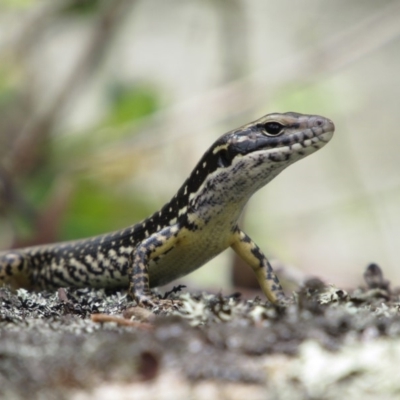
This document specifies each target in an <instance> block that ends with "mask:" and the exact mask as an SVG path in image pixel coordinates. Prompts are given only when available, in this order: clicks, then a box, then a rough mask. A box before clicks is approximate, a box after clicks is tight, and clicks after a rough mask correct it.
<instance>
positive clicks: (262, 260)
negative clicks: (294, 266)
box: [231, 228, 285, 304]
mask: <svg viewBox="0 0 400 400" xmlns="http://www.w3.org/2000/svg"><path fill="white" fill-rule="evenodd" d="M231 247H232V249H233V250H234V251H235V252H236V253H237V254H238V255H239V256H240V258H242V259H243V261H245V262H246V263H247V264H249V265H250V267H251V268H252V269H253V271H254V273H255V274H256V278H257V280H258V283H259V284H260V286H261V289H262V291H263V292H264V294H265V296H267V298H268V300H269V301H271V302H272V303H275V304H276V303H280V302H281V301H283V300H284V299H285V295H284V293H283V290H282V286H281V284H280V283H279V279H278V277H277V276H276V275H275V272H274V270H273V269H272V267H271V264H270V263H269V261H268V259H267V257H265V255H264V254H263V252H262V251H261V250H260V248H259V247H258V246H257V245H256V244H255V243H254V242H253V241H252V240H251V239H250V237H249V236H247V235H246V234H245V233H244V232H243V231H242V230H240V229H239V228H236V230H235V232H234V241H233V243H232V244H231Z"/></svg>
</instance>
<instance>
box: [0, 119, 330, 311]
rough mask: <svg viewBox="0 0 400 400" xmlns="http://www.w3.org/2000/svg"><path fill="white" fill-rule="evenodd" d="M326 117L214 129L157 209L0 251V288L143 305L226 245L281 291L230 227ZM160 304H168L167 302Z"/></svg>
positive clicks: (271, 295) (273, 290) (275, 298)
mask: <svg viewBox="0 0 400 400" xmlns="http://www.w3.org/2000/svg"><path fill="white" fill-rule="evenodd" d="M333 132H334V124H333V123H332V121H330V120H329V119H326V118H323V117H320V116H316V115H302V114H298V113H293V112H288V113H284V114H279V113H274V114H269V115H266V116H264V117H262V118H260V119H258V120H256V121H254V122H251V123H249V124H247V125H244V126H242V127H240V128H238V129H234V130H232V131H230V132H228V133H226V134H224V135H222V136H221V137H220V138H219V139H218V140H217V141H216V142H215V143H214V144H213V145H212V146H211V147H210V148H209V149H208V150H207V151H206V153H205V154H204V155H203V157H202V158H201V160H200V161H199V163H198V164H197V165H196V167H195V168H194V170H193V171H192V173H191V174H190V176H189V178H188V179H187V180H186V181H185V182H184V183H183V185H182V186H181V188H180V189H179V190H178V192H177V193H176V195H175V196H174V197H173V198H172V199H171V201H170V202H168V203H167V204H165V205H164V207H162V208H161V210H159V211H157V212H155V213H154V214H153V215H152V216H150V217H149V218H147V219H145V220H143V221H142V222H140V223H137V224H135V225H132V226H129V227H127V228H125V229H122V230H119V231H116V232H112V233H108V234H105V235H100V236H96V237H93V238H88V239H82V240H77V241H71V242H61V243H55V244H49V245H43V246H35V247H26V248H22V249H16V250H10V251H6V252H1V253H0V284H9V285H10V286H11V287H13V288H27V289H36V290H39V289H54V288H57V287H94V288H128V293H129V295H130V296H131V297H132V298H133V299H135V300H136V301H137V303H138V304H139V305H141V306H148V307H152V306H155V305H157V304H160V303H162V302H164V301H165V300H160V299H158V298H157V297H155V296H154V295H152V293H151V291H150V288H152V287H157V286H161V285H164V284H167V283H169V282H171V281H173V280H175V279H177V278H179V277H181V276H183V275H186V274H188V273H190V272H192V271H193V270H195V269H197V268H199V267H200V266H202V265H203V264H205V263H206V262H207V261H209V260H210V259H212V258H213V257H215V256H216V255H217V254H219V253H221V252H222V251H223V250H225V249H226V248H228V247H231V248H232V249H233V250H234V251H235V252H236V253H237V254H238V255H239V256H240V257H241V258H243V260H244V261H245V262H246V263H247V264H249V265H250V267H251V268H252V269H253V271H254V273H255V275H256V277H257V280H258V282H259V284H260V287H261V289H262V290H263V292H264V294H265V296H266V297H267V298H268V299H269V300H270V301H271V302H273V303H278V302H279V301H280V300H281V299H284V294H283V291H282V288H281V285H280V283H279V280H278V278H277V277H276V275H275V273H274V271H273V270H272V267H271V265H270V264H269V262H268V260H267V258H266V257H265V255H264V254H263V253H262V251H261V250H260V249H259V247H258V246H257V245H256V244H255V243H254V242H253V241H252V240H251V239H250V238H249V236H247V235H246V234H245V233H244V232H243V231H242V230H241V229H240V228H239V226H238V219H239V216H240V214H241V212H242V210H243V207H244V206H245V204H246V203H247V201H248V200H249V198H250V197H251V196H252V195H253V194H254V193H255V192H256V191H257V190H259V189H260V188H261V187H263V186H264V185H266V184H267V183H268V182H269V181H271V180H272V179H273V178H274V177H275V176H277V175H278V174H279V173H280V172H281V171H282V170H283V169H285V168H286V167H288V166H289V165H290V164H293V163H294V162H296V161H297V160H300V159H302V158H304V157H306V156H307V155H309V154H311V153H314V152H315V151H317V150H318V149H320V148H321V147H323V146H324V145H325V144H326V143H327V142H328V141H329V140H330V139H331V138H332V135H333ZM165 302H168V301H165Z"/></svg>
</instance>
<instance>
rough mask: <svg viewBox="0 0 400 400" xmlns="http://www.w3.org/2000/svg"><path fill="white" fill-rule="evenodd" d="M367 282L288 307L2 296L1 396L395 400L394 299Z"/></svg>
mask: <svg viewBox="0 0 400 400" xmlns="http://www.w3.org/2000/svg"><path fill="white" fill-rule="evenodd" d="M364 279H365V282H366V283H365V286H364V287H362V288H357V289H354V290H349V291H345V290H343V289H339V288H335V287H333V286H329V285H325V284H324V283H323V282H321V281H319V280H318V279H313V280H310V281H308V282H306V283H305V284H304V286H303V287H302V288H300V289H299V290H298V291H296V292H295V293H294V294H293V296H292V298H291V300H290V304H289V305H288V306H286V307H275V306H273V305H271V304H270V303H268V302H267V301H264V300H263V299H261V298H258V297H256V298H255V299H252V300H245V299H242V298H241V296H240V294H233V295H231V296H223V295H211V294H206V293H202V294H193V293H188V292H182V291H181V289H182V288H180V287H178V288H177V290H175V291H173V292H172V293H170V294H169V298H170V299H173V300H174V299H175V300H176V301H180V302H182V304H183V305H182V307H181V308H180V309H179V310H171V311H168V312H160V310H155V311H156V312H158V315H156V314H154V313H152V312H150V311H147V310H143V309H140V308H137V307H134V303H132V302H131V301H129V300H128V299H127V297H126V294H125V293H119V292H117V293H108V292H106V291H104V290H91V289H79V290H72V289H59V290H58V291H57V292H39V293H30V292H27V291H25V290H19V291H17V292H16V293H12V292H11V291H10V290H9V289H8V288H0V396H1V398H6V399H20V398H24V399H25V398H30V399H36V398H37V399H56V398H57V399H77V400H85V399H114V398H118V399H142V398H143V399H146V400H148V399H181V398H182V399H203V398H204V399H207V400H210V399H213V398H226V399H236V398H238V399H239V398H240V399H243V398H245V397H248V398H252V399H258V398H260V399H276V398H279V399H302V398H304V399H306V398H307V399H314V398H315V399H337V398H339V397H340V396H345V397H347V398H361V397H362V398H365V399H369V398H371V399H372V398H376V396H377V395H379V397H380V398H385V399H391V398H393V399H394V398H398V396H399V394H400V379H398V378H399V376H400V375H399V372H398V369H397V365H398V364H399V362H400V314H399V307H400V290H399V289H398V288H394V289H391V287H390V286H391V285H390V282H388V281H387V280H385V279H384V277H383V275H382V271H381V269H380V268H379V267H378V266H377V265H376V264H371V265H370V266H369V267H368V268H367V270H366V273H365V275H364Z"/></svg>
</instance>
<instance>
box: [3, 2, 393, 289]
mask: <svg viewBox="0 0 400 400" xmlns="http://www.w3.org/2000/svg"><path fill="white" fill-rule="evenodd" d="M276 111H278V112H285V111H297V112H303V113H312V114H321V115H324V116H326V117H329V118H331V119H332V120H333V121H334V122H335V125H336V134H335V136H334V138H333V140H332V142H331V143H329V145H328V146H326V147H325V148H324V149H323V150H321V151H320V152H318V153H316V154H314V155H312V156H311V157H309V158H307V159H305V160H303V161H301V162H300V163H298V164H295V165H293V166H292V167H290V168H289V169H288V170H287V171H284V172H283V173H282V174H281V175H280V176H279V177H278V178H277V179H276V180H274V181H272V182H271V183H270V184H269V185H268V186H267V187H266V188H264V189H263V190H261V191H260V192H258V193H257V194H256V195H255V196H254V197H253V199H252V200H251V202H250V203H249V205H248V207H247V209H246V211H245V216H244V219H243V225H244V226H245V230H246V232H247V233H249V235H250V236H251V237H252V238H253V239H254V240H255V241H256V242H257V243H258V244H259V245H260V247H261V248H262V249H263V250H264V252H265V253H266V254H267V255H268V256H269V257H271V258H274V259H276V260H279V262H278V264H281V265H284V266H285V268H284V271H286V272H287V271H289V272H290V274H289V275H292V276H300V277H302V276H308V275H314V276H319V277H321V278H323V279H325V280H326V281H327V282H332V283H334V284H336V285H342V286H345V287H350V286H356V285H358V284H360V283H361V282H362V273H363V271H364V268H365V266H366V265H367V264H368V263H370V262H372V261H374V262H377V263H378V264H379V265H381V267H382V268H383V270H384V272H385V274H386V276H387V277H388V278H390V279H391V280H392V282H393V284H399V283H400V268H399V254H400V250H399V249H400V240H399V239H400V176H399V175H400V174H399V172H400V156H399V152H400V137H399V136H400V135H399V122H398V118H399V116H400V2H399V1H393V0H392V1H388V0H381V1H379V2H378V1H368V0H352V1H347V0H336V1H327V0H325V1H322V0H298V1H295V2H294V1H291V0H281V1H272V0H214V1H211V0H209V1H206V0H185V1H183V0H168V1H166V0H114V1H109V0H103V1H102V0H57V1H54V0H0V248H2V249H6V248H11V247H17V246H21V245H30V244H38V243H43V242H52V241H58V240H67V239H73V238H80V237H85V236H90V235H95V234H100V233H103V232H107V231H110V230H114V229H119V228H122V227H125V226H128V225H131V224H133V223H134V222H137V221H139V220H140V219H142V218H145V217H147V216H148V215H149V214H151V213H152V212H153V211H155V210H156V209H158V208H159V207H160V206H162V205H163V204H164V203H165V202H166V201H168V200H169V198H170V197H171V196H172V195H173V194H174V193H175V191H176V190H177V189H178V188H179V186H180V185H181V184H182V183H183V181H184V179H185V178H186V177H187V175H188V174H189V172H190V171H191V169H192V168H193V167H194V165H195V164H196V162H197V160H198V159H199V158H200V157H201V155H202V154H203V152H204V151H205V150H206V149H207V148H208V147H209V145H210V144H211V143H212V142H213V141H214V140H215V139H216V138H217V137H218V136H219V135H221V134H222V133H224V132H226V131H228V130H230V129H233V128H236V127H238V126H240V125H241V124H244V123H247V122H249V121H251V120H252V119H255V118H258V117H260V116H262V115H264V114H267V113H269V112H276ZM232 264H233V252H231V251H227V252H225V253H224V254H223V255H221V256H219V257H218V258H217V259H215V260H213V261H212V262H210V263H209V264H208V265H207V266H205V267H203V268H202V269H200V270H199V271H196V272H195V273H194V274H192V275H191V276H189V277H188V278H186V279H185V280H182V281H181V282H183V281H185V282H187V283H189V285H191V287H194V286H196V287H201V286H203V287H212V288H215V289H217V290H218V289H223V290H224V292H226V291H227V290H228V288H229V285H230V284H231V268H232ZM249 271H250V270H249Z"/></svg>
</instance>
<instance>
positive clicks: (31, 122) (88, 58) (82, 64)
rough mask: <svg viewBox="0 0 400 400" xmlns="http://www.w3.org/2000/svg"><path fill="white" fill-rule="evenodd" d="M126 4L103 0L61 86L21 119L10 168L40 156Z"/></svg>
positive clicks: (26, 166) (27, 167)
mask: <svg viewBox="0 0 400 400" xmlns="http://www.w3.org/2000/svg"><path fill="white" fill-rule="evenodd" d="M128 3H130V2H129V1H128V0H115V1H112V2H107V1H106V2H103V9H102V10H101V12H100V14H99V16H98V20H97V22H96V24H95V26H94V28H93V33H92V39H91V41H90V42H89V44H88V46H87V49H86V50H85V51H83V52H82V57H81V59H80V60H78V61H77V62H76V64H75V68H74V69H73V70H72V71H71V72H70V74H69V77H68V78H67V79H66V80H65V82H64V85H63V87H62V88H61V89H60V90H59V92H58V94H57V95H56V96H55V98H54V99H53V101H52V102H51V104H50V105H49V106H48V107H47V108H46V109H44V110H38V109H37V110H35V111H34V114H33V115H32V116H30V118H28V120H27V121H26V122H25V125H24V126H23V128H22V130H21V133H20V135H19V137H18V139H17V141H16V143H15V144H14V148H13V149H12V151H11V152H10V155H9V161H8V166H9V169H10V171H14V172H17V173H19V172H26V171H29V170H31V168H32V167H33V166H34V165H36V164H37V162H38V160H39V159H40V149H41V144H43V143H44V142H45V139H46V138H47V137H48V135H49V133H50V132H51V130H52V129H53V127H54V124H55V123H56V121H57V117H58V115H59V113H60V111H61V110H62V109H63V108H64V107H65V105H66V104H67V103H68V102H69V101H70V100H71V98H72V97H73V95H74V94H75V91H76V90H77V89H78V88H79V87H80V85H81V84H82V82H83V81H84V80H85V78H88V77H89V76H90V75H91V74H92V73H93V70H94V69H95V68H96V67H97V66H98V64H99V60H100V59H101V57H102V56H103V55H104V53H105V52H106V50H107V45H108V44H109V43H110V41H111V38H112V36H113V33H114V32H115V30H116V29H117V28H118V26H119V24H118V22H119V21H120V19H121V17H123V15H124V12H123V11H124V8H125V6H126V5H127V4H128ZM27 155H29V157H27Z"/></svg>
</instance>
